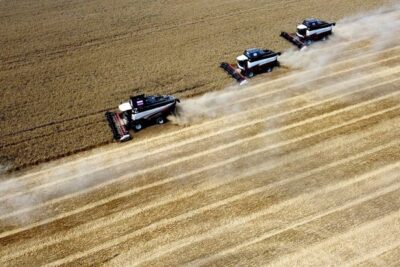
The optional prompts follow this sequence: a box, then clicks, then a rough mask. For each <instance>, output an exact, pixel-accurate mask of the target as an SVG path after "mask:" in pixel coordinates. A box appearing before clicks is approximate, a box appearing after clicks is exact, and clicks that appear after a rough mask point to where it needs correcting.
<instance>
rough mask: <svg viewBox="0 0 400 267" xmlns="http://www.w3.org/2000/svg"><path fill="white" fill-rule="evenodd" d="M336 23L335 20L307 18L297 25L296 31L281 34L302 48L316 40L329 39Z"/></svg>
mask: <svg viewBox="0 0 400 267" xmlns="http://www.w3.org/2000/svg"><path fill="white" fill-rule="evenodd" d="M335 25H336V23H335V22H326V21H322V20H319V19H314V18H310V19H305V20H304V21H303V23H301V24H299V25H297V32H296V33H287V32H281V36H282V37H283V38H285V39H286V40H288V41H289V42H291V43H292V44H294V45H295V46H297V47H298V48H299V49H302V48H303V47H306V46H309V45H311V44H312V43H313V42H315V41H321V40H326V39H328V37H329V35H331V34H332V30H333V26H335Z"/></svg>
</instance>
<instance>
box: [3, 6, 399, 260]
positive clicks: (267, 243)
mask: <svg viewBox="0 0 400 267" xmlns="http://www.w3.org/2000/svg"><path fill="white" fill-rule="evenodd" d="M370 17H371V19H369V16H362V17H361V18H360V17H358V18H353V19H352V20H349V19H347V20H346V21H347V25H348V27H345V28H343V27H341V26H339V25H338V28H337V31H336V33H335V37H334V38H332V39H331V40H329V42H326V43H323V44H321V45H317V46H314V47H312V48H310V49H308V50H306V51H301V52H300V51H291V52H287V53H286V56H282V58H281V59H282V63H284V64H286V65H287V66H291V68H292V69H293V70H294V69H296V71H288V72H287V73H286V74H285V75H281V74H279V75H278V74H277V75H276V76H270V77H269V79H265V78H263V77H260V78H259V79H258V80H256V81H255V82H252V83H251V84H250V85H249V86H246V87H241V88H237V87H232V88H228V89H225V90H222V91H218V92H213V93H208V94H205V95H203V96H200V97H193V98H190V99H185V100H184V101H182V114H181V115H180V117H178V118H176V119H175V120H174V123H176V125H170V127H163V131H156V130H149V131H148V132H143V133H141V134H140V135H138V138H136V139H135V141H132V142H129V143H127V144H123V145H119V146H116V145H115V146H106V147H104V148H102V149H97V150H94V151H93V152H90V153H87V154H85V155H79V156H74V157H72V158H68V159H64V160H62V161H56V162H54V163H51V164H45V165H41V166H40V167H36V168H33V169H31V170H30V171H29V172H25V173H14V174H9V175H7V176H6V177H5V179H4V181H3V182H2V183H1V184H0V207H1V209H0V247H1V250H0V265H2V266H38V265H44V266H78V265H83V266H86V265H96V266H97V265H106V266H177V265H184V266H264V265H265V266H266V265H268V266H331V265H336V266H398V265H399V263H400V242H399V240H400V232H399V231H398V230H399V227H400V198H399V194H400V183H399V182H400V180H399V178H400V138H399V137H400V127H399V125H400V117H399V115H400V105H399V100H400V91H399V86H400V79H399V71H400V68H399V63H400V41H399V39H398V35H397V34H393V35H392V36H391V37H390V38H386V39H385V38H379V39H377V40H372V39H370V38H368V39H362V38H360V39H357V37H366V36H369V35H375V36H377V34H378V33H377V32H376V30H378V31H379V32H380V33H382V34H384V33H383V32H384V29H385V27H384V26H383V25H389V26H393V25H398V23H400V11H399V10H398V9H395V10H390V11H385V12H381V13H379V12H378V13H377V14H375V15H371V16H370ZM377 21H379V22H380V23H376V22H377ZM371 22H373V23H372V24H374V25H379V27H378V28H375V31H374V30H371V31H368V29H365V28H363V29H364V30H363V31H360V30H359V27H360V26H359V25H361V27H364V26H365V25H367V24H369V23H371ZM383 22H390V23H383ZM371 27H372V26H371ZM389 28H390V27H389ZM399 30H400V27H398V28H397V29H396V31H399ZM354 32H362V33H363V34H361V35H360V36H357V35H356V36H355V35H354ZM347 36H351V38H347ZM385 36H387V35H385ZM327 52H328V53H327ZM310 62H312V65H311V66H309V65H308V64H309V63H310ZM316 62H320V64H321V65H320V66H316ZM301 66H303V67H301ZM210 103H211V106H209V109H208V111H209V112H207V113H199V112H198V111H199V110H202V109H203V107H204V105H205V104H206V105H210ZM189 119H190V120H189ZM182 125H184V126H182ZM160 127H161V126H160ZM154 129H157V127H154ZM164 130H165V131H164Z"/></svg>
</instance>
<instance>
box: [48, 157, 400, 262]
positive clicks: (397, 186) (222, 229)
mask: <svg viewBox="0 0 400 267" xmlns="http://www.w3.org/2000/svg"><path fill="white" fill-rule="evenodd" d="M397 167H399V165H398V164H395V165H394V166H387V167H385V168H383V169H380V170H378V171H374V172H373V174H379V173H382V172H385V171H387V170H392V169H394V168H397ZM373 174H369V175H368V174H366V175H363V176H361V177H356V178H354V179H351V180H350V181H347V183H346V182H345V183H343V184H340V185H337V184H336V185H334V186H330V187H327V188H325V189H324V190H323V192H324V193H326V192H330V191H335V190H338V189H341V188H343V187H345V186H344V185H346V186H348V185H351V184H353V183H355V181H361V180H363V179H366V178H370V176H372V175H373ZM399 189H400V184H399V183H397V184H395V185H392V186H390V187H387V188H384V189H382V190H379V191H377V192H374V193H372V194H368V195H367V196H364V197H362V198H358V199H356V200H353V201H351V202H349V203H346V204H345V205H342V206H339V207H335V208H332V209H329V210H327V211H324V212H321V213H319V214H317V215H314V216H311V217H310V216H309V218H306V219H302V220H300V221H296V222H294V223H292V224H290V225H288V226H286V227H284V228H282V229H279V230H276V231H271V232H268V233H267V234H266V235H263V236H260V237H258V238H256V239H254V240H251V241H248V242H246V243H243V244H241V245H240V246H237V247H235V248H231V249H229V250H226V251H224V252H221V253H218V254H216V255H215V256H213V257H212V258H211V257H210V258H209V259H206V260H204V262H203V261H202V262H196V263H195V265H202V264H206V263H209V262H210V261H211V260H215V259H217V257H219V256H221V255H226V254H228V253H234V252H235V251H236V250H238V249H240V248H243V247H245V246H248V245H251V244H253V243H256V242H259V241H261V240H263V239H265V238H267V237H271V236H273V235H276V234H279V233H281V232H283V231H286V230H289V229H291V228H294V227H297V226H300V225H302V224H305V223H308V222H311V221H313V220H316V219H318V218H321V217H324V216H326V215H328V214H331V213H333V212H337V211H340V210H344V209H347V208H349V207H352V206H354V205H357V204H360V203H363V202H365V201H368V200H371V199H374V198H376V197H379V196H381V195H384V194H388V193H391V192H394V191H398V190H399ZM321 191H322V190H321ZM321 191H316V192H314V193H313V194H308V195H305V196H302V197H303V198H307V199H308V198H312V196H315V195H320V194H321ZM300 199H301V198H300V197H299V198H296V199H291V201H290V203H295V202H296V201H299V200H300ZM287 204H288V203H285V204H281V205H276V206H274V207H273V208H274V209H275V210H276V209H282V208H283V207H285V206H287ZM270 212H271V210H270V209H266V210H262V211H261V212H258V213H253V214H251V215H249V216H247V217H245V218H240V219H239V220H237V221H235V222H233V223H230V224H225V225H223V226H221V227H220V228H217V229H213V230H212V231H210V232H211V233H210V232H208V235H207V238H209V237H210V236H214V235H218V234H219V233H222V232H225V231H226V230H227V229H232V228H234V227H237V226H239V225H243V224H245V223H247V222H250V221H252V220H255V219H257V218H259V217H261V216H264V215H266V214H268V213H270ZM135 234H136V233H135ZM129 238H131V235H125V236H122V237H120V238H117V239H114V240H112V241H110V242H107V243H104V244H102V245H100V246H97V247H92V248H90V249H88V250H87V251H83V252H80V253H76V254H75V255H71V256H68V257H65V258H63V259H61V260H58V261H55V262H53V263H51V264H49V265H48V266H56V265H61V264H66V263H71V262H73V261H75V260H77V259H79V258H82V257H86V256H88V255H90V254H93V253H96V252H98V251H101V250H104V249H107V248H109V247H112V246H115V245H116V244H120V243H122V242H126V241H128V240H129ZM198 241H199V240H198V239H197V240H196V241H194V240H193V239H191V240H190V241H189V243H188V244H190V243H193V242H198ZM180 242H182V241H180ZM185 245H186V243H185ZM185 245H179V246H177V247H174V248H173V249H174V250H175V249H179V248H181V247H183V246H185ZM163 252H164V251H163ZM155 256H156V257H157V256H159V255H155ZM149 258H150V257H145V259H142V260H141V259H136V261H135V263H134V265H132V266H136V265H139V264H141V263H143V262H144V261H147V260H149Z"/></svg>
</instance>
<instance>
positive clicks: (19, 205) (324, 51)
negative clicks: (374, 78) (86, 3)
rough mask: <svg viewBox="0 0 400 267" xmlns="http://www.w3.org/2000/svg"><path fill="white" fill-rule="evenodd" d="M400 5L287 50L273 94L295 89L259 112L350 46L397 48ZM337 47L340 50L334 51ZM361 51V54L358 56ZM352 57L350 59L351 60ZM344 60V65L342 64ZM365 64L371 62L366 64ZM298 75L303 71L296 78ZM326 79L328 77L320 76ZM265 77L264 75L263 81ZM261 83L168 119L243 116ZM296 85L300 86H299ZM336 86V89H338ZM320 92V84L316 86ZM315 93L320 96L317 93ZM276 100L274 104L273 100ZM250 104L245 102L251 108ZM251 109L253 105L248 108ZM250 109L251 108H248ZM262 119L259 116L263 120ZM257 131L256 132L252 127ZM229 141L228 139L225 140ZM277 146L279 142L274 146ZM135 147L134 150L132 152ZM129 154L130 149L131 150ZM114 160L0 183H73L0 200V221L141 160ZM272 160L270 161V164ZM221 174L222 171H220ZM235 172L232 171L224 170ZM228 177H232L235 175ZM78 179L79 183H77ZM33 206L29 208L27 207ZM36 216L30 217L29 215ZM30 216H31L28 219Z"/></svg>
mask: <svg viewBox="0 0 400 267" xmlns="http://www.w3.org/2000/svg"><path fill="white" fill-rule="evenodd" d="M399 13H400V5H397V6H395V7H391V8H390V9H389V8H387V9H381V10H378V11H374V12H371V13H368V14H363V15H358V16H354V17H349V18H345V19H343V20H341V21H339V22H337V27H336V29H335V33H334V36H333V37H332V38H331V39H330V40H329V41H327V42H324V43H320V44H315V45H313V46H312V47H310V48H309V49H307V50H306V51H297V50H294V49H291V50H288V51H286V52H285V53H283V55H282V56H281V58H280V61H281V64H282V65H285V66H288V67H290V68H291V69H294V72H293V73H292V74H290V75H289V76H287V77H283V78H282V79H280V81H279V82H276V83H275V81H274V85H273V86H274V88H273V89H274V90H280V89H281V87H285V88H286V87H287V86H288V85H289V86H290V87H291V86H295V87H294V88H290V89H288V90H285V92H283V91H282V90H280V92H279V94H277V95H276V96H274V98H272V97H271V96H264V97H260V98H262V99H261V101H259V103H260V105H262V106H264V105H267V104H269V103H270V102H274V101H277V100H285V99H286V98H289V97H292V96H293V95H295V94H296V90H297V89H303V88H304V87H307V86H310V84H311V85H312V83H311V82H310V81H314V80H316V79H317V78H318V77H319V76H320V75H321V73H322V72H323V71H324V69H325V70H326V68H324V67H326V66H327V65H329V64H333V63H335V62H336V61H337V57H338V56H341V55H342V54H343V53H345V52H349V51H351V49H352V45H354V42H353V41H355V40H365V41H366V42H367V45H366V46H365V47H364V48H363V49H357V51H358V52H357V53H369V52H377V51H381V50H383V49H385V48H388V47H391V46H395V45H398V44H399V41H398V40H399V38H398V36H399V33H400V19H399ZM338 47H340V49H337V48H338ZM360 51H361V52H360ZM351 57H352V56H351V55H350V58H351ZM341 60H343V59H341ZM368 60H371V58H369V59H368ZM353 68H354V66H349V69H353ZM377 68H378V69H377V71H379V69H385V68H386V67H384V66H378V67H377ZM297 69H300V70H307V71H306V72H305V71H299V72H297ZM322 74H323V75H327V73H325V72H324V73H322ZM369 75H370V73H367V72H363V71H352V72H351V73H350V74H349V75H343V76H341V77H340V81H338V79H337V77H333V78H330V79H326V78H325V79H324V84H323V85H324V86H326V87H325V88H327V87H329V88H327V89H326V90H332V92H335V90H338V89H340V90H342V89H343V88H342V87H343V86H347V87H349V90H350V87H351V88H357V86H354V85H357V83H359V84H360V83H361V81H363V82H364V83H365V80H366V79H367V78H368V77H369ZM266 77H268V75H266ZM266 82H267V83H265V81H262V82H260V83H252V84H249V85H248V86H245V87H240V86H238V85H234V86H230V87H228V88H226V89H225V90H222V91H218V92H211V93H207V94H205V95H203V96H200V97H197V98H192V99H185V100H183V101H182V103H181V104H180V106H179V110H178V114H177V116H175V117H172V118H171V120H172V121H173V122H174V123H177V124H180V125H188V124H195V123H199V122H201V121H204V120H209V119H212V118H217V117H222V116H226V115H229V114H233V113H239V112H241V111H246V110H247V105H249V102H238V101H240V100H241V99H243V98H249V97H255V98H257V97H258V95H259V94H261V93H264V92H268V91H269V90H270V88H271V87H272V86H270V85H271V84H268V82H271V80H270V81H266ZM299 82H301V83H303V84H304V85H300V86H298V84H299ZM339 82H340V83H339ZM318 85H319V88H321V87H320V86H321V84H318ZM319 91H320V90H319ZM324 96H325V95H324V94H320V93H319V94H318V95H316V96H315V97H313V98H310V99H305V100H304V101H308V102H313V101H317V100H320V99H321V97H322V98H323V97H324ZM276 98H279V99H276ZM251 101H253V100H250V102H251ZM250 104H252V103H250ZM252 105H253V106H254V104H252ZM280 108H281V109H283V108H284V105H277V110H276V113H280V110H279V109H280ZM262 116H263V115H262ZM278 127H280V125H279V124H277V123H276V122H275V121H273V120H268V122H265V125H264V127H257V129H256V130H257V131H258V130H259V131H265V130H271V129H275V128H278ZM254 128H256V127H254ZM229 134H231V135H232V138H231V136H230V135H229ZM229 134H227V133H225V135H224V137H225V139H226V140H229V141H231V139H233V138H242V136H241V135H238V134H237V133H236V132H235V131H230V133H229ZM252 134H253V135H255V134H258V132H256V131H253V132H252ZM269 138H271V137H269ZM264 140H266V138H264V139H263V140H261V141H260V142H259V146H263V145H264V143H263V142H264ZM276 141H279V140H276ZM132 147H134V146H132ZM131 149H133V148H131ZM112 156H115V154H111V153H110V155H108V154H107V153H104V154H103V156H96V157H95V158H94V159H93V160H91V159H82V161H81V163H80V164H74V165H73V166H74V167H71V166H68V165H67V166H64V167H62V168H59V169H56V171H53V172H46V175H47V176H48V177H46V178H42V177H39V176H38V177H37V178H35V179H37V180H38V181H37V184H35V183H36V182H32V179H31V180H28V179H25V180H21V181H18V180H15V181H14V180H13V179H10V180H9V181H5V182H3V183H0V195H3V196H4V195H11V194H14V193H15V192H14V191H16V190H17V189H19V190H21V191H29V190H31V189H32V188H33V187H35V186H39V185H40V183H51V182H53V181H57V180H59V179H62V178H63V177H64V176H65V177H68V176H71V175H72V176H73V177H74V178H73V179H71V180H68V181H63V182H62V183H60V186H59V185H57V184H54V186H53V187H52V188H54V189H52V190H47V191H45V190H33V189H32V190H31V191H29V194H28V193H27V194H20V195H18V196H15V197H12V198H10V200H5V201H4V202H3V203H4V204H5V205H3V206H1V207H0V215H3V214H7V213H10V212H12V211H14V210H16V209H23V208H28V207H30V206H32V205H33V204H35V203H40V202H45V201H48V200H50V199H55V198H57V197H59V196H64V195H67V194H71V193H73V192H79V191H83V190H85V189H86V188H91V187H94V186H96V185H100V184H102V183H104V182H105V181H108V180H109V177H110V176H111V175H112V174H115V173H114V172H115V171H116V170H115V169H113V168H108V167H107V168H106V167H104V166H112V165H113V164H114V163H117V162H119V161H121V158H122V159H125V158H128V157H133V156H135V157H136V158H140V152H138V151H137V149H135V152H134V153H132V154H129V149H128V148H127V147H124V149H121V151H120V152H119V155H118V157H112ZM271 160H272V159H271ZM135 162H136V161H135ZM100 167H102V168H103V167H104V168H105V169H103V170H102V172H99V173H98V174H96V173H94V174H91V172H92V170H98V169H99V168H100ZM130 169H131V170H137V169H140V166H139V165H138V166H135V163H133V164H131V165H130ZM223 171H224V172H225V171H227V170H223ZM229 171H232V172H234V170H229ZM232 172H231V173H230V174H231V175H232V176H233V175H234V173H232ZM81 178H83V179H81ZM32 203H33V204H32ZM33 213H35V211H33ZM32 215H35V214H32ZM29 219H30V216H26V215H25V216H24V217H23V218H21V220H22V222H25V221H28V220H29Z"/></svg>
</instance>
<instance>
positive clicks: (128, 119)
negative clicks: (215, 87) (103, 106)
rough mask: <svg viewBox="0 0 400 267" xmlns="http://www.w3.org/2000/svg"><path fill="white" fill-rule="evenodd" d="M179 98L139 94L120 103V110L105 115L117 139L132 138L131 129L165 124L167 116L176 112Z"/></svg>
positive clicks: (138, 129) (136, 129) (121, 140)
mask: <svg viewBox="0 0 400 267" xmlns="http://www.w3.org/2000/svg"><path fill="white" fill-rule="evenodd" d="M177 102H178V103H179V102H180V101H179V99H177V98H175V97H173V96H145V95H137V96H134V97H131V98H130V99H129V101H127V102H124V103H122V104H121V105H119V107H118V108H119V112H109V111H108V112H106V113H105V116H106V119H107V121H108V124H109V126H110V128H111V131H112V133H113V137H114V139H115V140H117V141H120V142H124V141H128V140H130V139H132V136H131V134H130V133H129V130H131V129H132V130H134V131H140V130H141V129H142V128H143V127H145V126H146V125H149V124H152V123H156V124H164V123H165V122H166V120H167V116H168V115H170V114H173V113H175V108H176V103H177Z"/></svg>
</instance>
